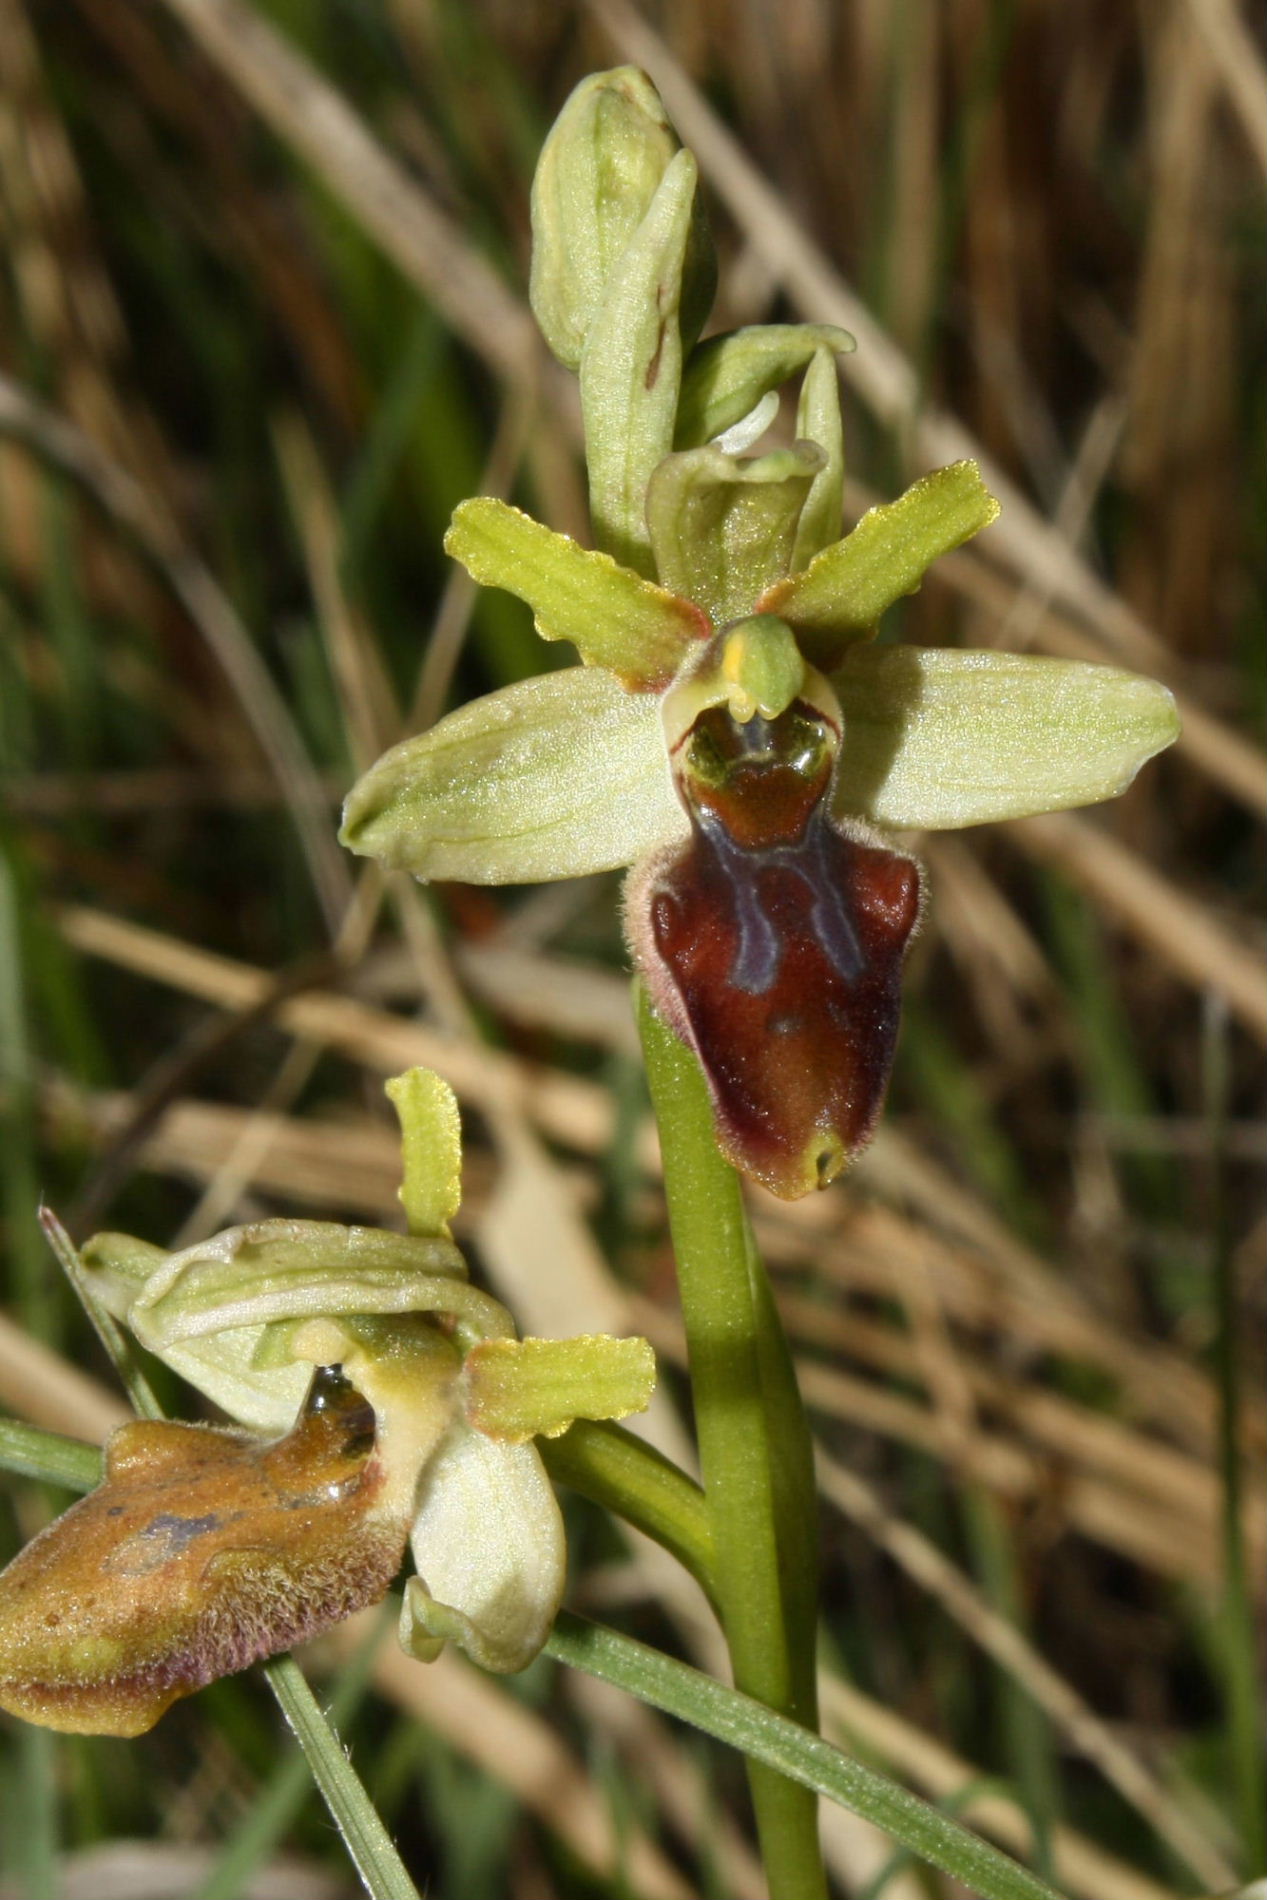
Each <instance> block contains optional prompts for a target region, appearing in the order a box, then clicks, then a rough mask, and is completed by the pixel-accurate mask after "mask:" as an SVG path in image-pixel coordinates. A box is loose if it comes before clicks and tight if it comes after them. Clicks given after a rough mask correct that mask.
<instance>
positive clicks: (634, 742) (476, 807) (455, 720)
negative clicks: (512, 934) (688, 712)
mask: <svg viewBox="0 0 1267 1900" xmlns="http://www.w3.org/2000/svg"><path fill="white" fill-rule="evenodd" d="M687 830H688V827H687V822H686V819H685V818H684V816H683V814H682V808H681V806H680V805H679V804H678V801H677V795H676V793H675V792H674V790H673V784H672V780H671V778H670V776H669V768H668V762H667V760H666V758H665V755H664V741H663V739H662V737H661V733H660V717H659V701H658V700H657V699H656V698H655V697H654V696H653V695H652V694H650V693H627V692H626V691H625V690H624V688H623V687H622V686H621V685H620V682H619V681H618V680H617V679H616V678H615V676H614V675H613V674H611V673H608V672H605V671H603V670H602V669H600V668H597V667H593V668H591V667H579V666H578V667H569V668H567V669H566V670H565V671H563V672H560V673H547V674H545V675H544V676H543V677H542V678H540V679H534V680H523V681H521V682H520V683H519V684H518V685H515V686H508V687H506V688H504V689H503V690H502V691H501V692H499V693H492V694H490V695H489V696H488V697H487V698H485V699H476V700H472V701H470V702H469V703H468V704H467V705H465V706H462V707H459V708H458V710H457V711H456V712H453V713H450V714H449V716H448V717H447V718H446V719H442V720H441V721H440V722H439V724H438V725H435V726H433V727H432V728H431V730H430V731H429V732H425V733H421V734H420V735H419V736H418V737H417V738H415V739H406V740H405V742H404V743H403V745H399V746H396V747H395V748H394V749H393V750H392V751H391V752H388V753H386V754H385V755H384V757H383V758H381V759H380V760H379V761H378V763H377V764H376V765H373V766H371V767H370V770H369V771H368V772H367V773H366V774H365V776H364V778H362V779H360V780H359V781H358V783H357V784H356V785H354V786H353V788H352V791H351V793H350V795H349V797H348V801H347V804H346V806H345V807H344V823H343V830H342V832H341V833H340V836H341V837H342V840H343V842H344V844H346V845H348V846H349V847H350V848H351V849H352V850H353V851H356V852H359V853H360V855H361V856H362V857H371V858H377V859H378V860H379V861H380V862H381V863H382V864H384V865H386V866H388V867H389V868H390V869H395V870H404V871H410V872H412V873H413V875H414V876H415V877H421V878H453V879H457V880H460V881H461V882H463V883H467V884H528V883H533V882H536V881H537V880H544V879H549V878H556V877H579V876H582V875H584V874H586V873H588V872H591V871H605V870H611V869H613V868H615V867H616V866H618V865H623V864H632V862H633V860H634V859H635V858H637V857H640V856H641V855H642V853H643V852H644V851H647V850H649V849H650V848H651V846H652V845H655V844H658V843H660V842H662V841H663V840H665V839H667V838H672V837H682V836H685V835H686V833H687Z"/></svg>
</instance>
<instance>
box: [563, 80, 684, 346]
mask: <svg viewBox="0 0 1267 1900" xmlns="http://www.w3.org/2000/svg"><path fill="white" fill-rule="evenodd" d="M679 150H680V141H679V140H678V137H677V135H676V133H675V132H674V130H673V128H672V126H671V125H670V124H669V121H668V117H667V115H666V113H665V110H664V106H663V105H662V103H661V101H660V96H659V94H658V93H657V91H656V89H655V87H654V86H653V85H652V84H651V81H650V80H649V79H648V78H647V76H646V74H645V73H643V72H640V71H639V69H638V68H637V67H636V66H617V67H615V68H614V69H613V70H612V71H611V72H605V73H592V74H591V75H590V76H589V78H587V79H583V80H582V81H581V83H580V85H579V86H577V88H576V89H575V91H574V92H573V93H572V95H571V97H570V98H569V99H568V101H567V103H566V104H565V105H564V107H563V110H562V111H561V112H560V114H559V116H558V118H557V119H556V121H555V123H554V126H553V128H552V130H551V132H550V134H549V137H548V138H547V139H546V142H545V145H544V146H543V148H542V151H541V157H540V159H539V160H538V163H537V171H536V176H535V177H534V179H533V183H532V230H533V246H532V277H531V282H530V286H529V297H530V300H531V303H532V308H533V311H534V313H535V315H536V319H537V322H538V323H539V324H540V326H541V331H542V334H543V335H544V337H545V340H546V342H547V343H548V344H549V346H550V348H551V350H552V351H553V352H554V354H555V356H557V357H558V359H559V361H560V362H561V363H563V364H565V365H566V366H567V368H568V369H573V370H574V369H577V368H578V367H579V365H580V361H581V353H582V351H583V350H584V348H585V339H586V337H587V336H588V334H589V330H590V326H591V324H592V323H593V321H594V318H595V317H596V315H597V314H598V311H599V308H600V306H601V304H602V301H603V297H604V295H605V293H606V289H607V284H608V281H609V279H610V277H611V273H612V271H613V269H614V267H615V265H616V264H617V262H618V261H619V259H620V257H621V255H622V253H623V252H624V250H625V247H626V246H627V245H628V243H629V241H630V239H631V238H632V237H633V235H634V233H635V231H636V230H637V229H638V226H639V225H640V224H641V223H642V220H643V218H644V217H645V216H646V213H647V210H648V208H649V207H650V204H651V200H652V199H653V198H654V197H655V194H656V190H657V188H658V186H659V184H660V180H661V179H662V178H663V176H664V174H665V171H666V170H667V168H668V166H669V163H670V161H671V160H672V158H673V157H674V155H675V153H677V152H678V151H679ZM716 282H717V267H716V260H715V258H714V255H713V248H712V243H711V240H710V238H709V236H708V232H707V228H706V226H705V224H704V221H703V217H702V214H701V212H700V209H699V206H698V202H697V204H696V207H695V210H694V213H693V221H692V229H691V236H690V240H689V242H688V244H687V250H686V261H685V265H684V268H683V284H682V301H681V315H680V321H681V326H682V331H683V335H684V338H685V341H686V343H687V344H688V346H689V344H690V343H692V342H693V341H694V339H695V338H696V337H697V336H698V335H699V332H700V330H701V329H702V328H703V325H704V320H705V318H706V317H707V315H708V312H709V310H710V308H711V307H712V301H713V294H714V291H715V289H716Z"/></svg>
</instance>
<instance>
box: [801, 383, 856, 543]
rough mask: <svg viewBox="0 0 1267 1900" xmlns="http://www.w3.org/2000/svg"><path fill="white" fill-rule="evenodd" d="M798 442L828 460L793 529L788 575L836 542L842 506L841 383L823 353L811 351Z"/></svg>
mask: <svg viewBox="0 0 1267 1900" xmlns="http://www.w3.org/2000/svg"><path fill="white" fill-rule="evenodd" d="M796 434H797V439H798V441H802V442H814V443H816V444H817V445H818V447H819V448H820V449H821V450H822V451H823V453H824V455H825V456H826V457H827V464H826V467H824V468H820V469H819V471H818V473H817V475H815V477H814V480H813V482H812V484H811V486H810V491H809V494H808V495H807V497H806V499H805V506H804V507H803V508H802V509H801V518H800V520H799V521H798V522H797V524H796V546H795V547H794V548H793V550H792V572H793V573H794V574H799V573H800V571H801V569H802V568H803V567H808V565H809V563H810V562H811V561H812V560H813V558H814V556H815V555H816V554H821V553H822V551H823V549H824V548H828V547H830V546H831V544H832V542H833V541H836V540H838V539H839V537H840V521H841V514H842V511H843V509H844V505H845V428H844V423H843V421H842V419H841V414H840V378H839V376H838V375H837V373H836V358H835V356H834V355H833V353H832V352H831V350H828V349H821V348H820V349H817V350H815V352H814V354H813V357H812V358H811V359H810V365H809V368H808V369H807V370H806V372H805V380H804V382H803V383H802V384H801V395H800V401H799V402H798V403H797V406H796Z"/></svg>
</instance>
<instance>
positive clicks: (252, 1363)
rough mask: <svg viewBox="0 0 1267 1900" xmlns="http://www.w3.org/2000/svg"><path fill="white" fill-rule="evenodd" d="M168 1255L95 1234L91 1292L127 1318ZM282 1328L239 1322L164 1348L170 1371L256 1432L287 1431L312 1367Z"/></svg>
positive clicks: (88, 1263) (88, 1255)
mask: <svg viewBox="0 0 1267 1900" xmlns="http://www.w3.org/2000/svg"><path fill="white" fill-rule="evenodd" d="M170 1257H171V1256H170V1255H169V1254H168V1252H167V1249H166V1248H165V1247H155V1246H153V1245H152V1244H151V1243H150V1242H149V1241H148V1240H136V1239H134V1238H133V1236H132V1235H131V1234H115V1233H103V1234H94V1235H93V1237H92V1239H91V1240H89V1241H88V1242H86V1244H85V1246H84V1247H83V1250H82V1252H81V1255H80V1258H81V1260H82V1261H83V1264H84V1267H85V1269H86V1271H87V1274H88V1276H89V1278H90V1280H91V1283H92V1288H93V1292H94V1293H95V1294H96V1296H97V1298H98V1299H99V1300H100V1301H101V1304H102V1305H103V1306H104V1307H105V1308H106V1309H107V1311H108V1312H110V1313H112V1314H113V1315H114V1317H115V1318H116V1319H119V1320H123V1321H124V1322H125V1323H126V1322H130V1319H131V1313H132V1308H133V1306H134V1304H135V1302H136V1299H137V1296H138V1295H139V1294H140V1293H142V1292H143V1291H144V1289H145V1287H146V1286H147V1284H148V1283H149V1281H150V1280H151V1279H152V1277H153V1276H154V1274H155V1273H156V1272H157V1271H158V1270H159V1269H160V1268H161V1267H163V1266H164V1265H165V1264H166V1262H167V1261H168V1259H170ZM285 1331H286V1329H285V1328H284V1327H283V1328H274V1327H271V1326H243V1327H238V1328H236V1329H234V1330H233V1331H230V1332H222V1333H215V1334H210V1335H208V1336H207V1337H206V1338H205V1339H194V1340H190V1341H189V1342H188V1343H187V1344H184V1345H180V1346H169V1347H167V1348H165V1349H164V1351H163V1354H162V1357H163V1360H164V1362H165V1363H166V1364H167V1365H169V1366H170V1367H171V1369H172V1371H173V1372H175V1373H178V1374H179V1376H180V1377H181V1378H182V1379H184V1380H186V1381H187V1382H188V1383H189V1384H190V1385H192V1386H193V1387H194V1389H195V1390H196V1391H198V1392H201V1393H203V1394H204V1396H205V1397H207V1398H209V1399H210V1400H211V1401H212V1403H213V1404H214V1405H218V1406H219V1407H220V1409H221V1411H222V1412H226V1413H227V1414H228V1416H229V1417H230V1418H232V1419H235V1420H236V1421H237V1422H238V1423H239V1424H242V1425H249V1426H250V1427H252V1429H253V1430H255V1431H260V1432H285V1431H289V1430H290V1428H291V1426H292V1425H293V1424H294V1422H295V1419H296V1417H297V1416H298V1413H299V1408H300V1406H301V1405H302V1403H303V1399H304V1394H305V1393H306V1392H307V1390H308V1382H309V1380H310V1379H311V1377H312V1367H311V1366H310V1365H296V1364H294V1363H293V1355H292V1354H291V1353H289V1352H288V1351H286V1349H285V1341H284V1339H283V1337H282V1335H283V1334H284V1333H285Z"/></svg>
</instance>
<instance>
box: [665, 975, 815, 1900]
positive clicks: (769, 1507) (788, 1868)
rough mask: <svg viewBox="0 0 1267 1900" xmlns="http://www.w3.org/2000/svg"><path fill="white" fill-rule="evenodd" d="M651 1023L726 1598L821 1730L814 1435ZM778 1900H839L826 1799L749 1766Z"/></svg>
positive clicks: (711, 1138)
mask: <svg viewBox="0 0 1267 1900" xmlns="http://www.w3.org/2000/svg"><path fill="white" fill-rule="evenodd" d="M638 1026H639V1031H640V1034H641V1036H642V1045H643V1051H644V1055H645V1058H646V1064H647V1077H648V1080H649V1082H650V1085H651V1099H652V1103H653V1106H654V1108H655V1115H656V1124H657V1127H658V1128H659V1131H660V1146H661V1152H662V1154H663V1157H664V1185H665V1195H666V1198H667V1201H668V1207H669V1223H670V1228H671V1231H672V1236H673V1250H674V1257H675V1259H676V1261H677V1273H678V1289H679V1293H680V1296H681V1301H682V1318H683V1322H684V1324H685V1327H686V1340H687V1350H688V1354H689V1359H690V1373H691V1390H692V1394H693V1397H694V1405H695V1418H696V1430H697V1435H698V1439H699V1454H700V1467H701V1470H702V1473H703V1480H704V1500H705V1514H706V1517H707V1521H708V1525H709V1530H710V1532H711V1536H712V1545H713V1575H714V1579H715V1587H716V1593H717V1601H718V1605H719V1609H720V1614H721V1621H722V1627H723V1629H724V1631H725V1635H726V1642H727V1646H728V1648H729V1650H730V1657H731V1664H732V1667H733V1670H734V1677H735V1684H736V1687H738V1688H740V1689H742V1690H744V1691H745V1692H746V1693H747V1694H749V1695H751V1696H753V1697H755V1698H756V1699H757V1700H758V1701H760V1702H764V1703H765V1704H766V1705H767V1706H768V1707H769V1708H772V1709H776V1710H777V1711H778V1712H779V1713H780V1714H782V1715H787V1716H790V1717H791V1718H792V1719H793V1720H794V1721H798V1722H800V1723H802V1724H803V1725H804V1726H806V1727H807V1728H816V1727H817V1721H818V1717H817V1697H816V1692H815V1633H816V1628H817V1617H818V1534H817V1532H818V1506H817V1498H816V1494H815V1489H814V1478H813V1465H812V1460H811V1455H810V1443H809V1433H808V1429H807V1427H806V1422H805V1415H804V1411H803V1409H802V1406H801V1400H800V1394H799V1392H798V1390H797V1387H796V1381H795V1377H794V1376H793V1374H792V1369H791V1362H790V1357H789V1355H788V1353H787V1347H786V1341H785V1340H784V1338H783V1334H782V1328H781V1325H780V1322H779V1319H778V1315H777V1313H776V1312H775V1310H774V1303H773V1300H772V1299H771V1297H770V1291H769V1286H768V1283H767V1281H766V1277H765V1269H764V1267H763V1265H762V1263H761V1260H760V1258H759V1256H758V1254H757V1251H756V1248H755V1247H754V1245H753V1242H752V1236H751V1233H750V1231H749V1227H748V1220H747V1215H746V1213H745V1210H744V1204H743V1195H742V1190H741V1187H740V1182H739V1177H738V1175H737V1174H736V1173H735V1171H734V1169H733V1168H731V1167H730V1166H729V1165H728V1164H727V1163H726V1162H725V1161H724V1160H723V1159H722V1157H721V1155H720V1153H719V1152H718V1148H717V1141H716V1137H715V1134H714V1130H713V1118H712V1110H711V1107H710V1104H709V1098H708V1091H707V1088H706V1086H705V1083H704V1079H703V1076H702V1075H701V1073H700V1070H699V1066H698V1064H697V1063H696V1061H695V1058H694V1057H693V1056H692V1055H691V1054H690V1052H689V1051H688V1050H686V1049H684V1048H683V1047H682V1045H681V1044H680V1043H679V1042H678V1041H677V1039H676V1038H675V1037H674V1036H673V1035H672V1034H671V1033H670V1032H669V1031H668V1030H667V1029H666V1028H665V1026H664V1025H663V1023H661V1022H660V1021H659V1019H658V1018H657V1017H656V1015H655V1013H654V1011H653V1010H652V1009H651V1007H650V1005H649V1003H648V1002H647V999H646V997H645V994H643V995H640V997H639V1010H638ZM748 1773H749V1782H750V1786H751V1789H752V1799H753V1807H754V1810H755V1813H756V1817H757V1829H758V1834H759V1836H760V1841H761V1850H762V1855H763V1858H764V1860H765V1865H766V1871H767V1876H768V1878H769V1882H770V1894H771V1900H817V1897H818V1896H823V1900H825V1896H826V1892H827V1885H826V1875H825V1873H824V1869H823V1862H822V1853H821V1849H820V1846H819V1841H818V1823H817V1808H816V1803H815V1801H814V1798H813V1796H812V1795H810V1794H809V1793H808V1791H807V1790H806V1789H805V1788H804V1787H801V1786H799V1785H797V1784H796V1783H794V1782H791V1781H788V1780H786V1779H785V1778H784V1777H783V1776H782V1775H780V1774H778V1773H777V1772H775V1771H773V1770H771V1769H769V1768H767V1767H765V1766H763V1765H761V1764H759V1763H754V1762H749V1765H748Z"/></svg>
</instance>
